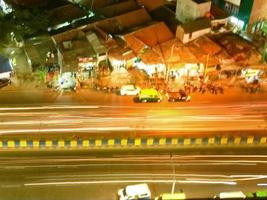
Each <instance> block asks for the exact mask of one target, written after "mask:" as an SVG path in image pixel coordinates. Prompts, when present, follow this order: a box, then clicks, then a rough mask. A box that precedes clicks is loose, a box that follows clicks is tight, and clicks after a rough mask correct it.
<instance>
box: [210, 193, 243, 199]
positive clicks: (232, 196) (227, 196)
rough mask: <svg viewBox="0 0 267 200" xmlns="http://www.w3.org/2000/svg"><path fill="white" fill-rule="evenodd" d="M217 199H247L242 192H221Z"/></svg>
mask: <svg viewBox="0 0 267 200" xmlns="http://www.w3.org/2000/svg"><path fill="white" fill-rule="evenodd" d="M214 198H215V199H245V198H246V195H245V194H244V193H243V192H241V191H236V192H221V193H220V194H219V195H218V196H215V197H214Z"/></svg>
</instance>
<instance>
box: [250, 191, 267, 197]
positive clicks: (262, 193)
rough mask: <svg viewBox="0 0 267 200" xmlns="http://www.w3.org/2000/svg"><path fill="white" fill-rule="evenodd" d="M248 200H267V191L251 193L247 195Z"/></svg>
mask: <svg viewBox="0 0 267 200" xmlns="http://www.w3.org/2000/svg"><path fill="white" fill-rule="evenodd" d="M246 198H247V199H257V198H259V199H263V198H264V199H266V198H267V190H260V191H257V192H249V193H246Z"/></svg>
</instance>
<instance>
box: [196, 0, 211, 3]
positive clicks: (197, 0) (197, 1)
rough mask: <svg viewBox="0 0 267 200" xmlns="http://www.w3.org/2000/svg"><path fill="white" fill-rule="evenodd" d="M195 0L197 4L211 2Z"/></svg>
mask: <svg viewBox="0 0 267 200" xmlns="http://www.w3.org/2000/svg"><path fill="white" fill-rule="evenodd" d="M193 1H194V2H196V3H197V4H201V3H206V2H209V1H210V0H193Z"/></svg>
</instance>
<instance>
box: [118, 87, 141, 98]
mask: <svg viewBox="0 0 267 200" xmlns="http://www.w3.org/2000/svg"><path fill="white" fill-rule="evenodd" d="M139 92H140V88H139V87H136V86H134V85H123V86H122V87H121V89H120V95H122V96H124V95H129V96H131V95H133V96H135V95H138V94H139Z"/></svg>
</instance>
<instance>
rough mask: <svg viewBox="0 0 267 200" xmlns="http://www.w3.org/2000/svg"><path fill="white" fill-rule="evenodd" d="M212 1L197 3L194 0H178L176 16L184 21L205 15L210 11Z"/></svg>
mask: <svg viewBox="0 0 267 200" xmlns="http://www.w3.org/2000/svg"><path fill="white" fill-rule="evenodd" d="M210 7H211V1H208V2H206V3H201V4H197V3H195V2H194V1H192V0H177V5H176V18H177V19H178V20H179V21H181V22H182V23H185V22H190V21H193V20H195V19H197V18H200V17H204V16H205V14H206V13H207V12H209V11H210Z"/></svg>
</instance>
